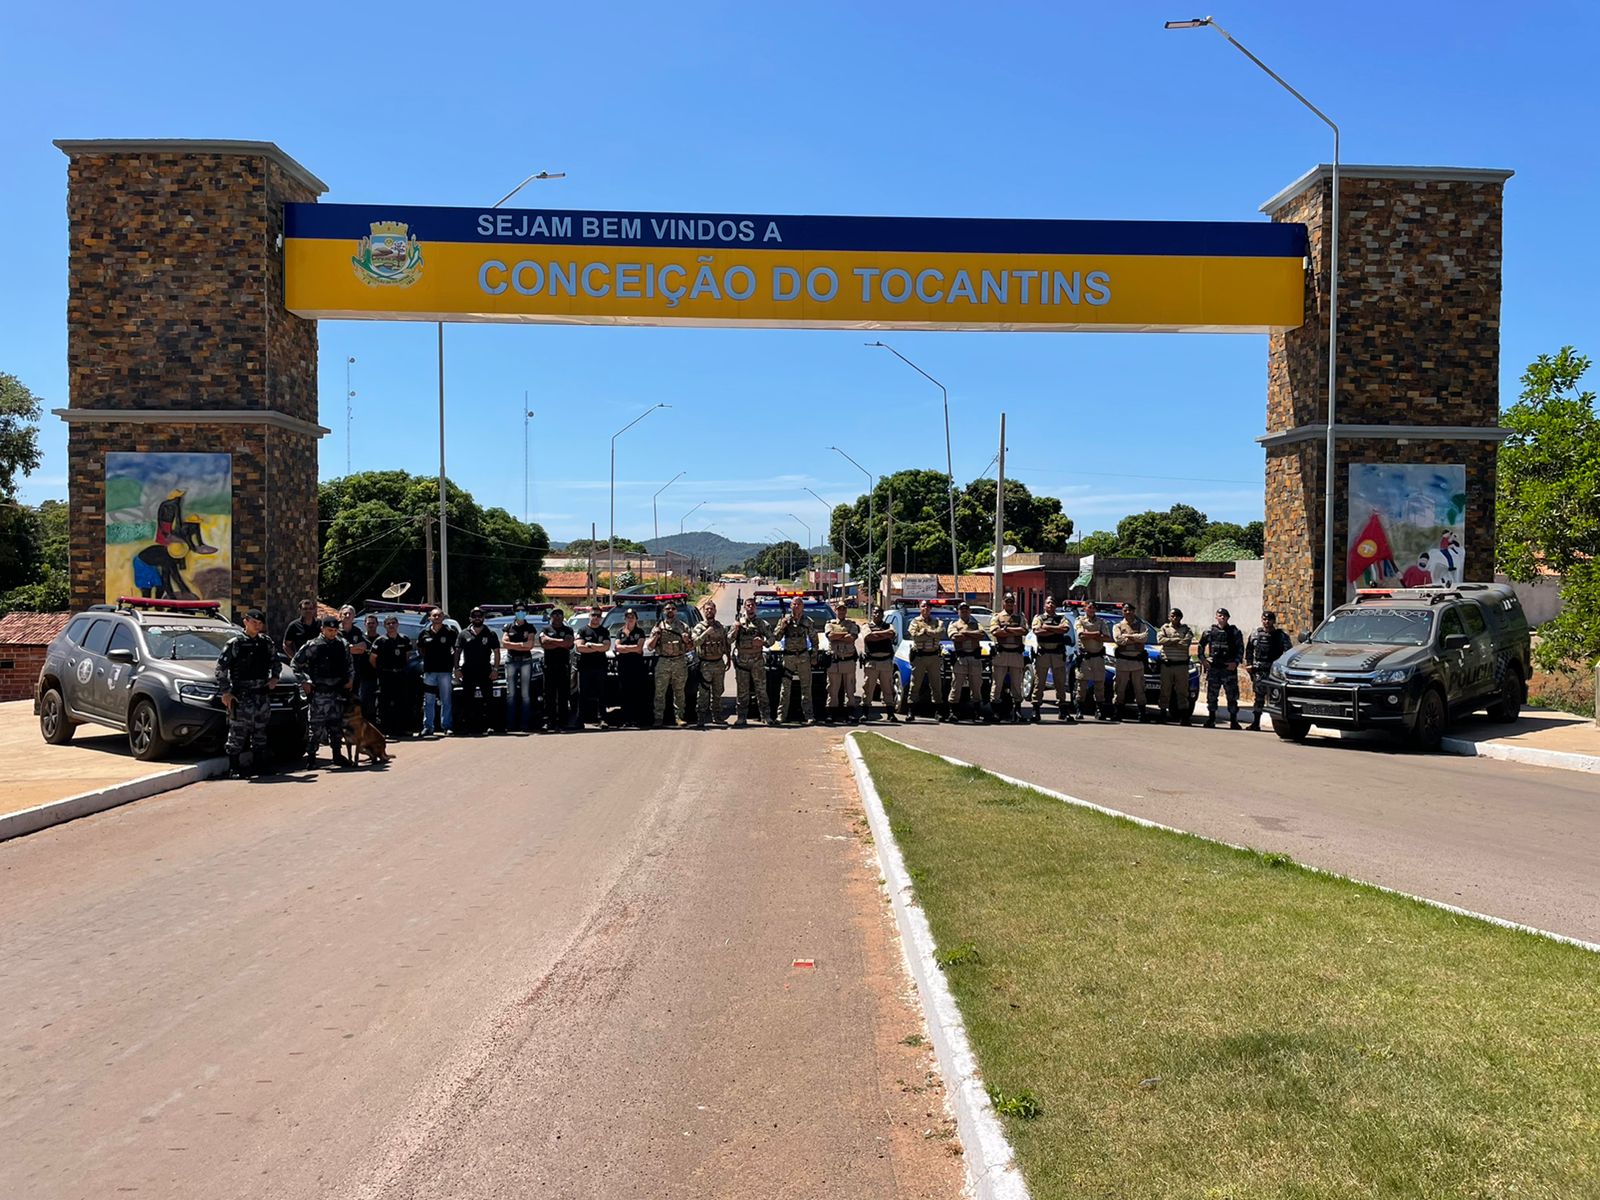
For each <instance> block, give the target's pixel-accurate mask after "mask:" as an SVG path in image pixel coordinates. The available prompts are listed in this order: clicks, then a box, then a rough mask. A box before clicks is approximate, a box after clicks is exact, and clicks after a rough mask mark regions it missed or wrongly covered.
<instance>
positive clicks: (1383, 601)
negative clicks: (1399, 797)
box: [1265, 583, 1531, 750]
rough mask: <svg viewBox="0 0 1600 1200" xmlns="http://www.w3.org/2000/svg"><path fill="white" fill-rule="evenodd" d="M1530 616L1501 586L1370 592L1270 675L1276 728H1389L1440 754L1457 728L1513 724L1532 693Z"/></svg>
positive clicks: (1290, 736) (1287, 733) (1291, 736)
mask: <svg viewBox="0 0 1600 1200" xmlns="http://www.w3.org/2000/svg"><path fill="white" fill-rule="evenodd" d="M1529 652H1530V638H1529V633H1528V619H1527V617H1526V615H1524V613H1523V611H1522V605H1521V603H1520V602H1519V601H1518V600H1517V596H1516V593H1515V592H1514V591H1512V590H1511V588H1510V586H1509V585H1507V584H1503V583H1462V584H1457V585H1456V586H1454V587H1445V588H1372V589H1364V590H1362V591H1360V592H1357V593H1356V598H1355V600H1354V601H1353V602H1352V603H1350V604H1346V605H1343V606H1342V607H1340V608H1337V609H1335V610H1334V611H1333V612H1332V613H1331V614H1330V615H1329V617H1328V618H1327V620H1325V621H1323V622H1322V624H1320V625H1318V626H1317V628H1316V629H1315V630H1313V631H1312V632H1311V634H1310V635H1309V636H1305V637H1302V638H1301V644H1300V645H1299V646H1298V647H1296V648H1295V649H1293V650H1290V651H1289V652H1288V653H1286V654H1284V655H1283V656H1282V657H1281V658H1279V659H1278V661H1277V662H1275V663H1273V664H1272V666H1271V667H1270V668H1268V671H1267V680H1266V685H1265V686H1266V689H1267V696H1266V705H1265V707H1266V711H1267V713H1268V714H1269V715H1270V716H1271V717H1272V729H1273V732H1274V733H1276V734H1277V735H1278V736H1279V737H1281V738H1284V739H1285V740H1288V741H1299V740H1301V739H1302V738H1304V737H1305V736H1306V734H1307V733H1308V732H1309V731H1310V729H1311V727H1312V726H1313V725H1319V726H1324V727H1331V728H1336V729H1383V730H1388V731H1390V732H1391V733H1395V734H1398V735H1400V736H1401V737H1404V738H1406V739H1407V740H1408V741H1409V742H1410V743H1411V744H1412V745H1413V746H1414V747H1415V748H1417V749H1419V750H1437V749H1438V748H1439V743H1440V742H1441V741H1442V740H1443V739H1444V734H1445V731H1446V730H1447V729H1448V728H1449V725H1450V722H1451V721H1453V720H1455V719H1457V718H1459V717H1463V716H1466V715H1467V714H1469V713H1473V712H1478V711H1481V710H1487V711H1488V713H1489V716H1490V717H1491V718H1492V719H1494V720H1497V721H1515V720H1516V719H1517V717H1518V715H1519V714H1520V713H1521V711H1522V705H1523V703H1524V702H1525V701H1526V700H1527V696H1528V676H1529V669H1530V665H1531V664H1530V662H1529Z"/></svg>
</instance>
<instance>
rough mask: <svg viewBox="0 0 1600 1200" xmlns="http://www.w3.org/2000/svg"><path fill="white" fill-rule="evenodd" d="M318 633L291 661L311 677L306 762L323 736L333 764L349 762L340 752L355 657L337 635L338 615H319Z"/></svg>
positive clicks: (310, 760)
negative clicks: (319, 634)
mask: <svg viewBox="0 0 1600 1200" xmlns="http://www.w3.org/2000/svg"><path fill="white" fill-rule="evenodd" d="M321 627H322V636H321V637H319V638H317V639H316V640H315V641H311V642H307V643H306V644H305V645H304V646H302V647H300V652H299V653H298V654H296V655H295V656H294V665H295V666H296V667H298V668H300V670H302V671H304V672H305V673H306V674H307V675H309V676H310V677H311V678H310V680H309V682H307V683H306V695H307V696H309V697H311V719H310V723H309V724H308V726H307V728H306V765H307V766H310V765H311V764H313V763H315V762H316V761H317V743H318V742H319V741H321V740H322V738H323V737H326V738H327V739H328V745H330V746H332V747H333V761H334V763H335V764H336V765H338V766H341V767H345V766H349V765H350V761H349V759H347V758H345V756H344V702H345V700H346V699H347V698H348V697H349V695H350V688H351V685H352V684H353V683H354V681H355V677H356V670H355V661H354V660H353V659H352V658H351V655H350V647H349V646H348V645H347V644H346V643H345V640H344V639H343V638H342V637H340V636H339V618H338V617H323V618H322V626H321Z"/></svg>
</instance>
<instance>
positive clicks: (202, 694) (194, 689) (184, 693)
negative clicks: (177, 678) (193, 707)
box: [174, 682, 222, 704]
mask: <svg viewBox="0 0 1600 1200" xmlns="http://www.w3.org/2000/svg"><path fill="white" fill-rule="evenodd" d="M174 690H175V691H176V692H177V693H178V699H180V700H187V701H188V702H189V703H190V704H215V703H216V702H217V700H218V699H219V698H220V697H221V695H222V691H221V689H220V688H218V687H217V685H216V684H214V683H194V682H183V683H179V684H178V685H177V687H176V688H175V689H174Z"/></svg>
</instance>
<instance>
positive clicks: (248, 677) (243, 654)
mask: <svg viewBox="0 0 1600 1200" xmlns="http://www.w3.org/2000/svg"><path fill="white" fill-rule="evenodd" d="M217 684H218V686H219V687H221V688H222V707H223V708H225V709H227V710H228V773H229V774H230V775H232V776H233V777H234V778H235V779H244V778H246V777H248V776H250V775H253V774H255V772H256V770H257V768H259V767H260V766H261V764H262V762H263V761H264V760H265V758H266V754H267V722H268V721H270V720H271V718H272V704H271V700H270V697H269V693H270V692H271V691H272V689H273V688H275V687H277V686H278V648H277V647H276V646H274V645H273V644H272V639H271V638H270V637H268V636H267V614H266V613H264V612H262V611H261V610H260V609H259V608H252V609H251V610H250V611H249V612H247V613H245V614H244V632H243V633H241V634H239V635H237V636H236V637H234V638H233V640H231V641H230V642H229V643H228V644H227V645H226V646H224V647H223V648H222V653H221V654H220V655H219V656H218V657H217ZM246 746H248V748H249V752H250V758H249V761H248V762H246V761H245V758H244V755H245V749H246Z"/></svg>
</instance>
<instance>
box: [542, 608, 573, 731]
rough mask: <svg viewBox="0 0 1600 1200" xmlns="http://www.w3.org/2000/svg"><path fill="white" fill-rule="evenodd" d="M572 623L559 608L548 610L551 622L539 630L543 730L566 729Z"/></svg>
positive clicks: (570, 712) (570, 677)
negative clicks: (542, 676) (542, 688)
mask: <svg viewBox="0 0 1600 1200" xmlns="http://www.w3.org/2000/svg"><path fill="white" fill-rule="evenodd" d="M572 643H573V634H572V626H571V625H568V624H567V621H566V614H565V613H563V612H562V611H561V610H560V609H559V608H553V609H551V610H550V624H548V625H546V626H545V628H544V631H543V632H542V633H540V634H539V646H540V648H541V649H542V650H543V651H544V731H545V732H546V733H565V732H566V731H567V722H568V721H570V720H571V719H572Z"/></svg>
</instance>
